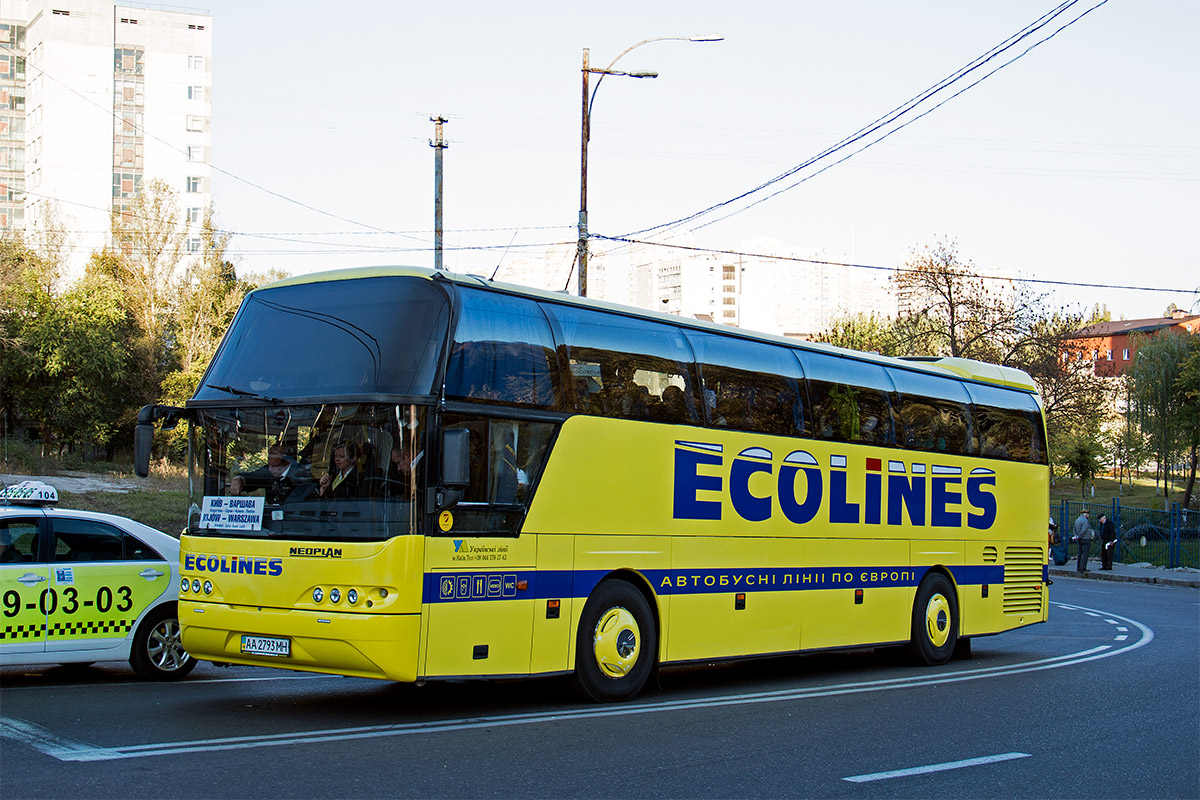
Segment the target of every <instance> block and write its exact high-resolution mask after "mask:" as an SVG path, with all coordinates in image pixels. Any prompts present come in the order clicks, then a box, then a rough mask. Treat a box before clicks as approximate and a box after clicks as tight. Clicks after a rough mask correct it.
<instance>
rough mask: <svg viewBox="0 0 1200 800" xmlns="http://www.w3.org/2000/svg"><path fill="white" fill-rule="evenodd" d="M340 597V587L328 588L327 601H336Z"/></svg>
mask: <svg viewBox="0 0 1200 800" xmlns="http://www.w3.org/2000/svg"><path fill="white" fill-rule="evenodd" d="M341 599H342V591H341V590H340V589H330V590H329V602H331V603H337V602H339V601H340V600H341Z"/></svg>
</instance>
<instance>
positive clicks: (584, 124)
mask: <svg viewBox="0 0 1200 800" xmlns="http://www.w3.org/2000/svg"><path fill="white" fill-rule="evenodd" d="M722 39H723V37H721V36H656V37H654V38H653V39H645V40H643V41H640V42H638V43H637V44H635V45H632V46H630V47H627V48H625V49H624V50H623V51H621V53H620V54H619V55H618V56H617V57H616V58H614V59H613V60H612V61H611V62H609V65H608V66H607V67H604V68H602V69H599V68H593V67H591V66H589V64H588V55H589V54H588V49H587V48H586V47H585V48H584V49H583V102H582V106H583V111H582V117H583V118H582V121H581V123H580V128H581V132H580V139H581V143H580V147H579V153H580V158H579V245H578V250H577V252H576V261H577V262H578V264H579V296H580V297H586V296H587V264H588V223H587V167H588V140H589V139H590V138H591V135H592V106H593V104H594V103H595V102H596V92H597V91H599V89H600V82H601V81H603V80H604V76H605V75H621V76H624V77H626V78H657V77H658V73H657V72H623V71H621V70H615V69H613V65H615V64H616V63H617V62H618V61H620V60H621V57H622V56H624V55H625V54H626V53H628V52H629V51H630V50H634V49H636V48H638V47H641V46H642V45H644V44H650V43H651V42H669V41H673V42H719V41H721V40H722ZM593 74H595V75H599V76H600V77H599V78H598V79H597V80H596V86H595V87H594V88H593V89H591V93H590V94H589V92H588V83H589V76H590V75H593Z"/></svg>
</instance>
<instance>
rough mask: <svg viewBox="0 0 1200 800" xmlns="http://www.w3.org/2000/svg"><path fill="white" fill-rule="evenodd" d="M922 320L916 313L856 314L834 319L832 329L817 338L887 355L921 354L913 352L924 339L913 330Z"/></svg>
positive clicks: (815, 338) (828, 342)
mask: <svg viewBox="0 0 1200 800" xmlns="http://www.w3.org/2000/svg"><path fill="white" fill-rule="evenodd" d="M921 322H922V320H921V318H920V317H915V316H903V317H896V318H895V319H891V318H887V317H880V316H877V315H875V314H852V315H849V316H844V317H840V318H839V319H836V320H834V322H833V324H832V325H831V326H830V327H829V329H828V330H825V331H822V332H821V333H820V334H818V335H817V336H815V337H814V338H813V341H817V342H825V343H826V344H832V345H834V346H836V347H847V348H849V349H851V350H861V351H864V352H868V353H879V354H881V355H885V356H897V357H898V356H911V355H920V353H916V352H913V351H912V344H913V343H914V342H917V341H919V339H920V337H919V336H918V335H917V332H916V331H915V330H913V329H914V328H915V327H917V326H919V325H920V324H921Z"/></svg>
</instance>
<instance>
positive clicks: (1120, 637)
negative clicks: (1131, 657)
mask: <svg viewBox="0 0 1200 800" xmlns="http://www.w3.org/2000/svg"><path fill="white" fill-rule="evenodd" d="M1128 638H1129V636H1128V635H1127V634H1124V633H1122V634H1121V635H1120V636H1116V637H1114V638H1113V641H1115V642H1123V641H1125V640H1126V639H1128Z"/></svg>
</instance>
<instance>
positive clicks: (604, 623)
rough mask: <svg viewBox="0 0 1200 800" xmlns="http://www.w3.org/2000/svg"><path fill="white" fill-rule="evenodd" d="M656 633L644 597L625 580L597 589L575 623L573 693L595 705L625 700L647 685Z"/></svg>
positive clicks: (654, 649) (656, 642) (652, 661)
mask: <svg viewBox="0 0 1200 800" xmlns="http://www.w3.org/2000/svg"><path fill="white" fill-rule="evenodd" d="M657 652H658V631H657V629H656V626H655V624H654V615H653V614H652V613H651V611H650V604H649V603H648V602H646V598H645V596H644V595H643V594H642V593H641V592H639V591H638V590H637V589H636V588H635V587H633V586H632V585H630V584H629V583H626V582H625V581H620V580H614V581H607V582H605V583H602V584H600V586H599V587H597V589H596V591H595V592H594V593H593V594H592V596H591V598H589V599H588V602H587V605H585V606H584V608H583V615H582V616H581V617H580V619H579V634H578V640H577V642H576V649H575V674H574V676H573V682H574V686H575V690H576V691H577V692H578V693H579V694H580V695H582V696H583V697H585V698H587V699H588V700H592V701H595V702H597V703H604V702H613V701H617V700H629V699H631V698H633V697H635V696H636V695H637V693H638V692H640V691H641V690H642V687H643V686H645V685H646V680H647V679H648V678H649V677H650V672H651V670H652V669H653V667H654V658H655V653H657Z"/></svg>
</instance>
